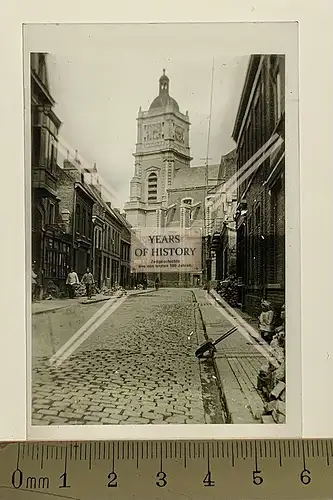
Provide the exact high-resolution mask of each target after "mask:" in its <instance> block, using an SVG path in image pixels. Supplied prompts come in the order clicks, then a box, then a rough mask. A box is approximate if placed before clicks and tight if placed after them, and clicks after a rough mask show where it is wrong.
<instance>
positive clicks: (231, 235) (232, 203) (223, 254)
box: [209, 150, 237, 281]
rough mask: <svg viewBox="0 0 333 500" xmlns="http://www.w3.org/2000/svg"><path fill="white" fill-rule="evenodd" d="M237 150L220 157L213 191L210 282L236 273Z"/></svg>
mask: <svg viewBox="0 0 333 500" xmlns="http://www.w3.org/2000/svg"><path fill="white" fill-rule="evenodd" d="M236 171H237V162H236V151H235V150H234V151H231V152H230V153H228V154H227V155H224V156H222V157H221V162H220V168H219V175H218V178H219V181H218V185H217V186H216V188H215V189H214V194H215V197H214V202H213V204H212V209H211V211H212V214H211V219H212V225H211V227H210V231H209V233H210V251H211V258H212V272H211V279H212V281H221V280H224V279H226V278H227V277H229V276H231V275H234V274H235V273H236V222H235V214H236V208H237V182H236V179H235V176H236Z"/></svg>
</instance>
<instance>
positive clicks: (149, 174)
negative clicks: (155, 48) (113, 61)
mask: <svg viewBox="0 0 333 500" xmlns="http://www.w3.org/2000/svg"><path fill="white" fill-rule="evenodd" d="M169 87H170V81H169V78H168V77H167V75H166V74H165V70H163V75H162V76H161V77H160V79H159V94H158V96H157V97H156V98H155V99H154V100H153V102H152V103H151V105H150V107H149V110H148V111H142V110H141V107H140V109H139V113H138V118H137V143H136V151H135V153H134V154H133V156H134V158H135V169H134V176H133V177H132V179H131V184H130V199H129V201H128V202H127V203H126V204H125V212H126V216H127V219H128V221H129V222H130V224H132V226H133V227H156V226H158V227H163V226H164V224H165V213H166V208H167V189H168V187H169V186H170V185H171V183H172V181H173V179H174V176H175V174H176V172H177V171H178V170H179V169H181V168H189V167H190V162H191V160H192V158H191V156H190V146H189V130H190V121H189V116H188V112H187V111H186V114H183V113H181V112H180V111H179V106H178V103H177V102H176V101H175V99H173V98H172V97H171V96H170V93H169Z"/></svg>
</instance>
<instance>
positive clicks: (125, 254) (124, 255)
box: [121, 243, 131, 262]
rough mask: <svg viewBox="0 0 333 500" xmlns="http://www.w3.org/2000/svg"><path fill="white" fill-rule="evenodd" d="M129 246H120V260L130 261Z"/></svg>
mask: <svg viewBox="0 0 333 500" xmlns="http://www.w3.org/2000/svg"><path fill="white" fill-rule="evenodd" d="M130 251H131V249H130V245H129V244H128V243H122V244H121V260H124V261H126V262H129V261H130Z"/></svg>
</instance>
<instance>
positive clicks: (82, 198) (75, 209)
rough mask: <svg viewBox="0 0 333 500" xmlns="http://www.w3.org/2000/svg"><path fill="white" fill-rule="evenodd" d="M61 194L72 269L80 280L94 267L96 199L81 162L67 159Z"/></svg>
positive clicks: (60, 186) (61, 207)
mask: <svg viewBox="0 0 333 500" xmlns="http://www.w3.org/2000/svg"><path fill="white" fill-rule="evenodd" d="M58 194H59V199H60V201H59V205H60V212H61V215H62V217H63V220H64V219H65V220H66V221H67V222H66V230H67V232H68V234H70V235H71V240H72V245H71V259H70V266H71V267H73V268H74V269H75V271H76V272H77V273H78V275H79V278H81V277H82V276H83V274H84V273H85V272H86V269H87V267H89V268H91V269H92V268H93V244H92V243H93V207H94V203H95V201H96V200H95V196H94V193H93V191H92V190H91V189H90V187H89V186H88V185H87V184H86V182H85V179H84V173H83V171H82V168H81V165H80V161H79V160H78V159H77V158H75V159H73V160H69V159H67V160H64V163H63V168H59V181H58Z"/></svg>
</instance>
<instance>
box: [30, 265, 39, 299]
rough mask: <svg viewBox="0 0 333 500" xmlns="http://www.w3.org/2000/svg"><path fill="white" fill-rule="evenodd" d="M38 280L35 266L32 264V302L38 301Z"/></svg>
mask: <svg viewBox="0 0 333 500" xmlns="http://www.w3.org/2000/svg"><path fill="white" fill-rule="evenodd" d="M36 279H37V274H36V273H35V271H34V264H32V270H31V286H32V300H33V301H34V300H37V290H38V283H37V281H36Z"/></svg>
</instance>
